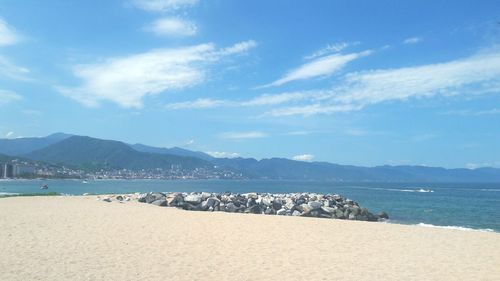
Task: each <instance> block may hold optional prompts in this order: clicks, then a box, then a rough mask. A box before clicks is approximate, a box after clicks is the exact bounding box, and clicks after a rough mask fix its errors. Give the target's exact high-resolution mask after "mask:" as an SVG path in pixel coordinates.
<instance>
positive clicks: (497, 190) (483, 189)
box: [479, 188, 500, 192]
mask: <svg viewBox="0 0 500 281" xmlns="http://www.w3.org/2000/svg"><path fill="white" fill-rule="evenodd" d="M479 190H480V191H496V192H500V189H494V188H482V189H479Z"/></svg>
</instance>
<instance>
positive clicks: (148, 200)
mask: <svg viewBox="0 0 500 281" xmlns="http://www.w3.org/2000/svg"><path fill="white" fill-rule="evenodd" d="M165 198H166V196H165V195H163V194H162V193H148V194H147V195H146V198H145V202H146V203H148V204H151V203H153V202H154V201H156V200H159V199H165Z"/></svg>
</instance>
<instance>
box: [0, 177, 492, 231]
mask: <svg viewBox="0 0 500 281" xmlns="http://www.w3.org/2000/svg"><path fill="white" fill-rule="evenodd" d="M44 184H47V185H48V186H49V189H48V190H40V186H42V185H44ZM149 191H165V192H172V191H178V192H190V191H206V192H224V191H231V192H237V193H245V192H268V193H288V192H318V193H336V194H340V195H343V196H345V197H347V198H350V199H353V200H354V201H357V202H359V203H360V205H362V206H364V207H366V208H368V209H369V210H370V211H372V212H378V211H382V210H383V211H386V212H387V213H388V214H389V216H390V220H389V222H391V223H401V224H416V225H421V226H427V227H447V228H457V229H463V230H482V231H496V232H500V184H469V183H467V184H463V183H460V184H453V183H421V184H417V183H366V182H363V183H338V182H316V181H314V182H311V181H264V180H244V181H243V180H242V181H236V180H96V181H88V182H83V181H81V180H3V181H0V194H6V193H35V192H36V193H40V192H59V193H64V194H71V195H80V194H83V193H94V194H105V193H133V192H149ZM0 204H1V201H0Z"/></svg>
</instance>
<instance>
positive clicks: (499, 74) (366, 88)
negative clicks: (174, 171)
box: [267, 50, 500, 116]
mask: <svg viewBox="0 0 500 281" xmlns="http://www.w3.org/2000/svg"><path fill="white" fill-rule="evenodd" d="M499 85H500V51H498V50H495V51H488V52H484V53H479V54H476V55H473V56H470V57H466V58H463V59H457V60H453V61H449V62H444V63H435V64H428V65H421V66H414V67H404V68H395V69H381V70H370V71H361V72H353V73H349V74H347V75H345V76H344V77H343V78H342V79H341V81H340V82H339V85H338V86H336V87H334V88H331V89H330V90H328V91H327V92H329V93H330V94H331V95H330V96H331V98H329V99H325V100H322V101H321V102H311V103H309V104H305V105H303V106H291V107H284V108H278V109H273V110H271V111H269V112H268V113H267V114H269V115H271V116H290V115H305V116H308V115H315V114H331V113H335V112H346V111H354V110H360V109H362V108H364V107H366V106H369V105H373V104H378V103H383V102H389V101H407V100H410V99H423V98H432V97H434V96H445V97H449V96H457V95H477V94H487V93H498V90H499V89H500V88H499ZM318 93H320V94H321V95H325V91H324V90H322V91H319V92H318ZM311 95H314V94H311Z"/></svg>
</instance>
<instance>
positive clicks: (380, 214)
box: [377, 211, 389, 220]
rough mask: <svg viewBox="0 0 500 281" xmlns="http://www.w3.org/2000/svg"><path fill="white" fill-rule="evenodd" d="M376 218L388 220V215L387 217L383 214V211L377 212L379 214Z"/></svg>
mask: <svg viewBox="0 0 500 281" xmlns="http://www.w3.org/2000/svg"><path fill="white" fill-rule="evenodd" d="M377 216H378V217H379V218H381V219H385V220H387V219H389V215H388V214H387V213H386V212H384V211H382V212H379V213H378V214H377Z"/></svg>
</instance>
